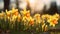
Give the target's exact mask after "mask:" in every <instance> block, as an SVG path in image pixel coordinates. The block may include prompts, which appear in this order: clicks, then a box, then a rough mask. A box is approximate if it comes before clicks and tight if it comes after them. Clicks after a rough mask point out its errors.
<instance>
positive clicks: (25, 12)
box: [21, 9, 30, 16]
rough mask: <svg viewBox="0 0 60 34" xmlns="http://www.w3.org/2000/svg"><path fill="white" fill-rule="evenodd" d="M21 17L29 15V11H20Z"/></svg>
mask: <svg viewBox="0 0 60 34" xmlns="http://www.w3.org/2000/svg"><path fill="white" fill-rule="evenodd" d="M21 14H22V16H26V14H30V10H26V9H24V11H21Z"/></svg>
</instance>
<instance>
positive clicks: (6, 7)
mask: <svg viewBox="0 0 60 34" xmlns="http://www.w3.org/2000/svg"><path fill="white" fill-rule="evenodd" d="M9 3H10V0H4V11H5V10H6V9H7V10H9Z"/></svg>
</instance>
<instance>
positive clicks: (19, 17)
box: [17, 14, 21, 22]
mask: <svg viewBox="0 0 60 34" xmlns="http://www.w3.org/2000/svg"><path fill="white" fill-rule="evenodd" d="M20 20H21V15H20V14H19V15H18V16H17V21H18V22H20Z"/></svg>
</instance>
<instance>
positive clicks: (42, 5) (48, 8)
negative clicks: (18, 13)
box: [0, 0, 60, 14]
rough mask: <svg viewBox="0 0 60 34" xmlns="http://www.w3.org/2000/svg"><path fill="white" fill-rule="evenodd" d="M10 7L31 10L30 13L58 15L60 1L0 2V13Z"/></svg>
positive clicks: (14, 0)
mask: <svg viewBox="0 0 60 34" xmlns="http://www.w3.org/2000/svg"><path fill="white" fill-rule="evenodd" d="M12 7H15V8H18V9H19V10H23V9H24V8H25V7H26V9H27V10H31V13H49V14H54V13H59V14H60V0H28V1H27V0H0V12H1V11H5V10H6V9H8V10H10V9H12Z"/></svg>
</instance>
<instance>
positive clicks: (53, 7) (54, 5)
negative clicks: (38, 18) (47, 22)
mask: <svg viewBox="0 0 60 34" xmlns="http://www.w3.org/2000/svg"><path fill="white" fill-rule="evenodd" d="M47 13H48V14H51V15H53V14H55V13H58V10H57V5H56V2H52V3H51V7H50V9H49V10H48V11H47Z"/></svg>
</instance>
